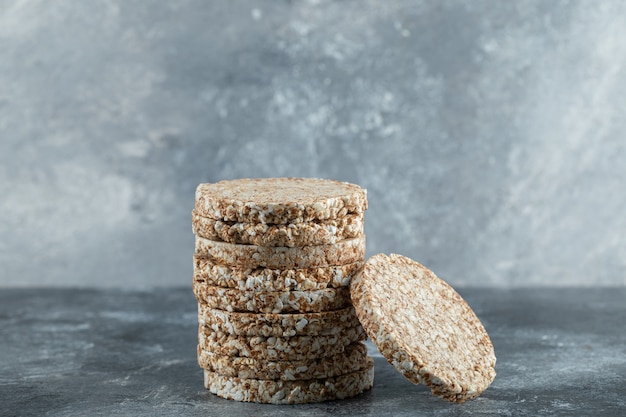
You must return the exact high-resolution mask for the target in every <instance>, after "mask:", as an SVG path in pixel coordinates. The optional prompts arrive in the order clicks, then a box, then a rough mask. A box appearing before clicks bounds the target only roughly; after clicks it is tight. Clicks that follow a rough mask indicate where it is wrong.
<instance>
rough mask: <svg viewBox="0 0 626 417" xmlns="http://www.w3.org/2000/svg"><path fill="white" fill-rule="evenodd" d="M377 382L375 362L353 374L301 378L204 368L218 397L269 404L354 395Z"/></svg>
mask: <svg viewBox="0 0 626 417" xmlns="http://www.w3.org/2000/svg"><path fill="white" fill-rule="evenodd" d="M373 384H374V361H373V360H372V358H370V357H368V358H367V365H366V368H365V369H364V370H361V371H357V372H351V373H349V374H345V375H341V376H336V377H331V378H322V379H309V380H299V381H281V380H269V379H252V378H237V377H229V376H223V375H220V374H218V373H215V372H211V371H207V370H204V387H205V388H206V389H208V390H209V391H210V392H212V393H213V394H216V395H217V396H218V397H222V398H227V399H230V400H236V401H247V402H258V403H267V404H305V403H314V402H322V401H329V400H337V399H344V398H349V397H354V396H356V395H358V394H360V393H362V392H363V391H365V390H368V389H370V388H372V385H373Z"/></svg>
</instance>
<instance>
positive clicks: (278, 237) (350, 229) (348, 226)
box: [191, 210, 363, 247]
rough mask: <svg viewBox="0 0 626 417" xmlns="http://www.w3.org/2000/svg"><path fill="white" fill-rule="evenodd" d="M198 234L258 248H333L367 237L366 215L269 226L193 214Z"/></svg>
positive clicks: (349, 215)
mask: <svg viewBox="0 0 626 417" xmlns="http://www.w3.org/2000/svg"><path fill="white" fill-rule="evenodd" d="M191 216H192V222H191V224H192V230H193V232H194V234H197V235H199V236H202V237H204V238H207V239H211V240H219V241H223V242H228V243H237V244H243V245H258V246H287V247H299V246H317V245H331V244H333V243H337V242H339V241H342V240H346V239H352V238H354V237H358V236H361V235H362V234H363V214H347V215H345V216H343V217H340V218H338V219H329V220H319V221H311V222H300V223H289V224H268V223H241V222H227V221H224V220H216V219H212V218H210V217H204V216H200V215H199V214H198V212H197V211H196V210H194V211H193V212H192V215H191Z"/></svg>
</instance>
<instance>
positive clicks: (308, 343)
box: [198, 324, 367, 361]
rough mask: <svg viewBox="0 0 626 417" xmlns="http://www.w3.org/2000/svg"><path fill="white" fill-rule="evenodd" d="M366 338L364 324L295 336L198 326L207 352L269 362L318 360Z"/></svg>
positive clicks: (202, 347) (199, 335)
mask: <svg viewBox="0 0 626 417" xmlns="http://www.w3.org/2000/svg"><path fill="white" fill-rule="evenodd" d="M366 338H367V334H366V333H365V330H363V327H362V326H361V325H360V324H359V325H357V326H355V327H348V328H343V329H340V331H339V332H338V333H335V334H330V335H319V336H306V335H305V336H292V337H275V336H269V337H266V336H236V335H232V334H229V333H225V332H219V331H215V330H213V329H211V328H210V327H207V326H199V328H198V346H199V347H200V348H201V349H203V350H205V351H210V352H213V353H215V354H217V355H222V356H241V357H246V358H253V359H259V360H269V361H301V360H314V359H317V358H319V357H322V356H330V355H337V354H340V353H342V352H343V351H344V350H345V348H346V346H348V345H350V344H351V343H354V342H360V341H363V340H365V339H366Z"/></svg>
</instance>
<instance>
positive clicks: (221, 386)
mask: <svg viewBox="0 0 626 417" xmlns="http://www.w3.org/2000/svg"><path fill="white" fill-rule="evenodd" d="M366 197H367V196H366V192H365V190H364V189H362V188H360V187H358V186H357V185H353V184H349V183H342V182H337V181H330V180H320V179H310V178H307V179H300V178H271V179H240V180H232V181H221V182H218V183H210V184H200V185H199V186H198V188H197V190H196V205H195V209H194V211H193V213H192V217H193V219H192V224H193V231H194V233H195V234H196V245H195V252H196V253H195V255H194V283H193V289H194V293H195V295H196V298H197V300H198V322H199V331H198V342H199V344H198V363H199V365H200V366H201V367H202V368H203V369H204V385H205V387H206V388H207V389H208V390H210V391H211V392H212V393H214V394H217V395H218V396H220V397H224V398H229V399H233V400H238V401H254V402H262V403H274V404H297V403H307V402H319V401H326V400H333V399H341V398H347V397H351V396H354V395H357V394H359V393H361V392H363V391H364V390H367V389H369V388H371V387H372V385H373V379H374V362H373V360H372V359H371V358H370V357H369V356H368V355H367V349H366V346H365V345H364V344H363V342H362V341H363V340H365V338H366V337H367V336H366V333H365V332H364V330H363V328H362V327H361V324H360V323H359V320H358V318H357V316H356V313H355V310H354V307H353V305H352V302H351V299H350V290H349V284H350V280H351V278H352V277H353V276H354V275H355V274H356V273H357V272H358V271H359V270H360V269H361V268H362V266H363V263H364V260H365V259H364V258H365V235H364V233H363V215H364V211H365V210H366V209H367V198H366Z"/></svg>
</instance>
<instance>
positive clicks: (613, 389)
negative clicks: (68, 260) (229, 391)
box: [0, 288, 626, 417]
mask: <svg viewBox="0 0 626 417" xmlns="http://www.w3.org/2000/svg"><path fill="white" fill-rule="evenodd" d="M459 292H460V293H461V295H463V297H464V298H465V299H466V300H467V301H468V302H469V304H470V305H471V306H472V308H473V309H474V310H475V311H476V313H477V315H478V316H479V317H480V319H481V320H482V321H483V324H484V325H485V327H486V328H487V331H488V332H489V333H490V335H491V338H492V340H493V344H494V346H495V349H496V355H497V357H498V363H497V371H498V376H497V377H496V380H495V381H494V383H493V384H492V386H491V387H490V388H489V389H488V390H487V391H486V392H485V393H484V394H483V395H482V396H481V397H479V398H477V399H475V400H472V401H469V402H466V403H464V404H450V403H447V402H444V401H442V400H440V399H438V398H435V397H434V396H432V395H431V394H430V391H429V390H428V389H426V388H425V387H423V386H415V385H413V384H411V383H410V382H408V381H406V380H405V379H404V378H403V377H402V376H401V375H400V374H398V373H397V372H395V370H394V369H393V368H392V367H391V366H390V365H388V364H387V363H386V362H385V360H384V359H383V358H382V357H381V356H380V355H378V354H377V353H376V351H375V349H374V348H373V346H372V345H370V347H372V354H373V355H374V356H375V362H376V376H375V384H374V388H373V389H372V390H371V391H368V392H366V393H364V394H362V395H360V396H358V397H356V398H353V399H348V400H343V401H332V402H327V403H319V404H309V405H298V406H274V405H262V404H250V403H238V402H234V401H228V400H224V399H221V398H218V397H216V396H214V395H212V394H210V393H208V392H207V391H205V390H204V389H203V387H202V375H201V370H200V368H199V367H198V366H197V364H196V352H195V349H196V332H197V322H196V303H195V300H194V298H193V295H192V293H191V289H189V288H183V289H156V290H147V291H133V292H127V291H117V290H71V289H28V290H18V289H2V290H0V415H2V416H42V415H50V416H81V415H89V416H99V415H102V416H112V415H132V416H142V415H146V416H160V415H163V416H172V415H193V416H195V415H197V416H272V417H276V416H283V415H284V416H312V415H316V416H317V415H333V416H355V415H368V416H370V415H371V416H440V417H443V416H470V415H471V416H480V415H500V416H509V415H522V416H538V415H564V416H565V415H567V416H598V415H606V416H624V415H626V288H617V289H616V288H613V289H608V288H607V289H524V290H498V289H465V290H463V289H461V290H460V291H459Z"/></svg>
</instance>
